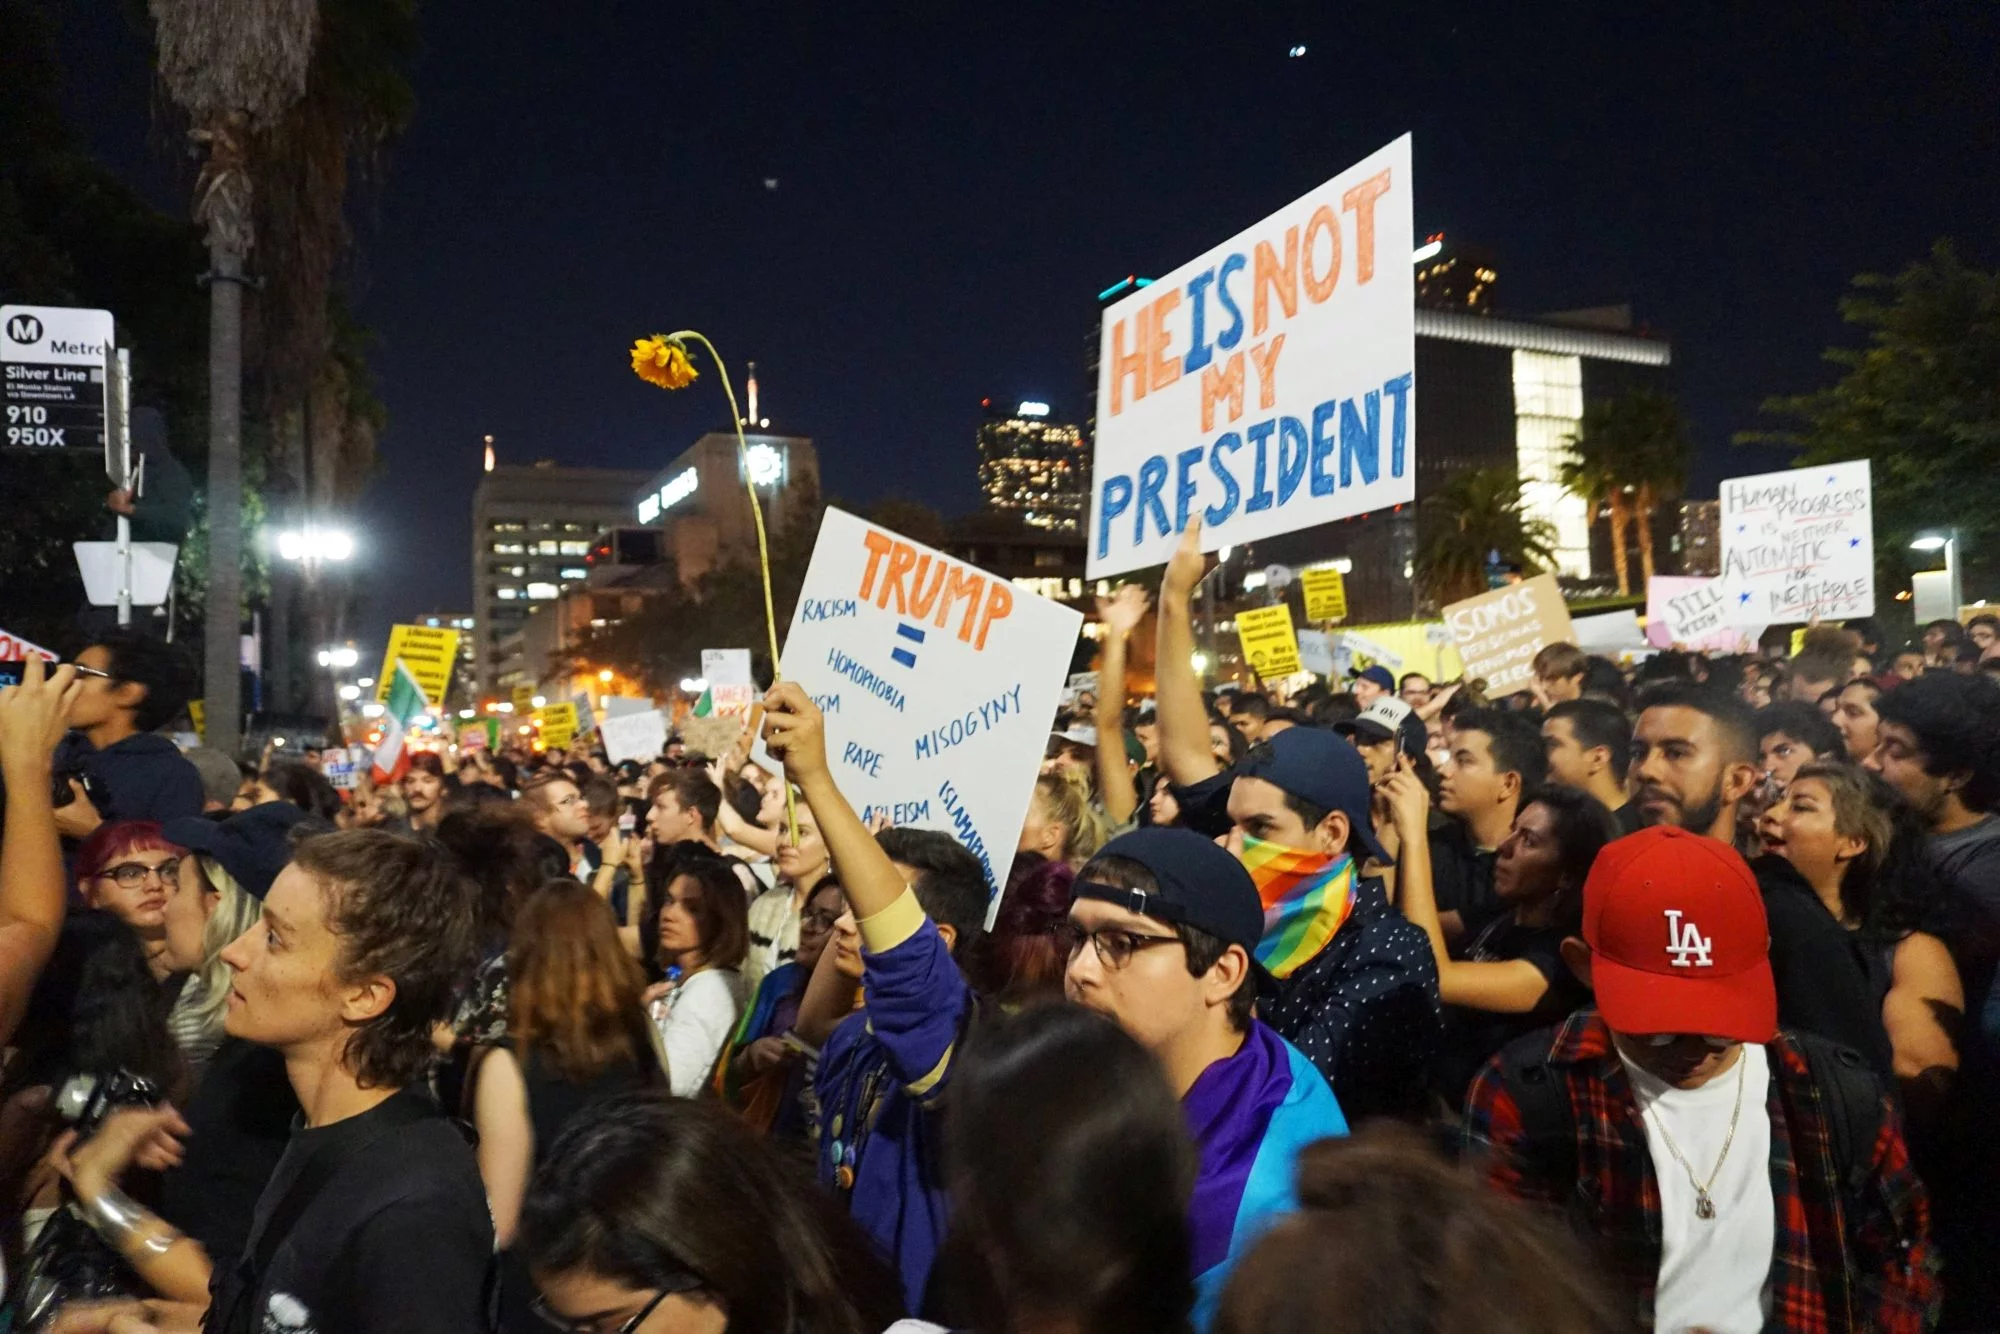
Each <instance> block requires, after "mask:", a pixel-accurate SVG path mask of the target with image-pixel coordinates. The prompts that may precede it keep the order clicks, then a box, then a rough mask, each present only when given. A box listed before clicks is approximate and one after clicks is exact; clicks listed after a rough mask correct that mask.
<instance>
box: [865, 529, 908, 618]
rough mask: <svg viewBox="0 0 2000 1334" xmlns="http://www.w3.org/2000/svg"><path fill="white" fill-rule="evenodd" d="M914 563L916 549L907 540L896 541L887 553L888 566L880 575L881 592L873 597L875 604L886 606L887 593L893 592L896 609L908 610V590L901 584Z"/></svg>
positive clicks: (887, 600)
mask: <svg viewBox="0 0 2000 1334" xmlns="http://www.w3.org/2000/svg"><path fill="white" fill-rule="evenodd" d="M916 563H917V549H916V548H915V547H913V546H911V545H910V544H909V543H907V542H898V543H897V544H896V549H895V550H894V551H892V552H890V553H889V568H888V570H887V571H886V572H885V573H884V574H883V575H882V592H881V593H880V594H879V595H878V596H877V597H876V599H875V605H876V606H878V607H884V608H886V607H887V606H888V605H889V594H891V593H894V594H895V595H896V610H897V611H899V612H908V611H909V609H910V603H909V590H908V589H906V588H905V587H904V586H903V581H904V580H906V579H908V578H909V577H910V567H911V566H912V565H915V564H916Z"/></svg>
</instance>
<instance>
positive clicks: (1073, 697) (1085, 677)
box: [1062, 672, 1097, 709]
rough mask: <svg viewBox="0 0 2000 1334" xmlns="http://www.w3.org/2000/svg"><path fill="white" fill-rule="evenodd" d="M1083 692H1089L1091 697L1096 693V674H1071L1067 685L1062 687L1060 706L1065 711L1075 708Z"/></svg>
mask: <svg viewBox="0 0 2000 1334" xmlns="http://www.w3.org/2000/svg"><path fill="white" fill-rule="evenodd" d="M1085 691H1089V692H1090V693H1091V694H1092V695H1095V694H1096V693H1097V673H1096V672H1071V673H1070V677H1069V682H1068V684H1066V685H1065V686H1063V692H1062V706H1063V707H1064V708H1065V709H1073V708H1075V707H1076V703H1077V701H1078V700H1079V699H1081V698H1082V697H1083V694H1084V692H1085Z"/></svg>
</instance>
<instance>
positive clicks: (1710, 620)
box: [1646, 574, 1764, 653]
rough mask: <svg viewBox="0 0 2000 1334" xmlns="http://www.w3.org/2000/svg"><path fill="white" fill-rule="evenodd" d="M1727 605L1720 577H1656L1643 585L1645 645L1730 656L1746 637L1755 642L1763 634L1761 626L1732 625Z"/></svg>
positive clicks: (1663, 575) (1726, 590) (1727, 598)
mask: <svg viewBox="0 0 2000 1334" xmlns="http://www.w3.org/2000/svg"><path fill="white" fill-rule="evenodd" d="M1729 603H1730V597H1729V592H1728V589H1727V588H1726V587H1725V586H1724V584H1723V581H1722V579H1721V578H1720V577H1717V578H1713V579H1699V578H1688V577H1684V576H1680V575H1668V574H1656V575H1654V576H1653V577H1652V579H1651V580H1649V581H1648V582H1647V584H1646V642H1647V643H1649V644H1651V645H1653V646H1654V647H1655V648H1669V647H1672V646H1673V645H1675V644H1679V645H1681V646H1683V647H1685V648H1691V649H1697V650H1699V651H1701V652H1704V653H1711V652H1712V653H1734V652H1736V651H1737V650H1738V649H1739V648H1741V647H1742V644H1743V640H1744V637H1745V636H1746V635H1747V636H1748V638H1749V640H1750V642H1751V643H1755V642H1756V640H1757V636H1758V635H1761V634H1762V633H1764V627H1763V625H1762V624H1759V625H1756V626H1754V627H1744V626H1740V625H1736V624H1734V623H1733V622H1732V620H1731V613H1730V607H1729Z"/></svg>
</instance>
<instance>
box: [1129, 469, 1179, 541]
mask: <svg viewBox="0 0 2000 1334" xmlns="http://www.w3.org/2000/svg"><path fill="white" fill-rule="evenodd" d="M1166 485H1167V460H1166V458H1165V457H1164V456H1163V455H1160V454H1155V455H1153V457H1151V458H1149V459H1147V460H1146V461H1145V462H1144V463H1142V464H1140V465H1139V506H1138V509H1137V510H1135V511H1134V512H1133V516H1132V519H1133V522H1132V541H1133V543H1134V544H1135V545H1136V544H1138V543H1140V542H1144V541H1145V540H1146V516H1147V515H1148V514H1151V515H1152V516H1153V522H1154V523H1156V524H1158V525H1159V526H1160V536H1161V537H1165V536H1166V535H1167V534H1169V533H1171V532H1172V531H1173V529H1171V528H1169V527H1167V507H1166V506H1165V505H1164V504H1162V503H1161V502H1160V492H1161V491H1163V490H1165V489H1166Z"/></svg>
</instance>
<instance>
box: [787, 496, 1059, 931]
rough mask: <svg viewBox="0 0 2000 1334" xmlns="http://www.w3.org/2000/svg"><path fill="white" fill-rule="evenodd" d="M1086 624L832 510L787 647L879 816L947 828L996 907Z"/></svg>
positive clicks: (846, 783) (834, 748)
mask: <svg viewBox="0 0 2000 1334" xmlns="http://www.w3.org/2000/svg"><path fill="white" fill-rule="evenodd" d="M1082 625H1083V617H1082V616H1081V615H1080V614H1079V613H1077V612H1075V611H1072V610H1070V609H1069V608H1068V607H1065V606H1063V605H1061V604H1060V603H1056V602H1051V601H1049V600H1048V599H1046V598H1042V597H1037V596H1036V595H1034V594H1033V593H1030V592H1028V591H1027V590H1026V589H1023V588H1016V587H1015V586H1014V585H1013V584H1010V583H1008V582H1007V581H1006V580H1004V579H1001V578H998V577H997V576H995V575H992V574H989V573H988V572H986V571H985V570H981V569H979V568H977V567H976V566H972V565H967V564H966V563H965V562H963V561H960V560H956V559H954V558H952V557H950V556H947V555H946V554H944V553H943V552H941V551H936V550H933V549H932V548H930V547H927V546H923V545H922V544H920V543H917V542H912V541H910V540H909V539H908V538H906V537H902V536H899V535H898V534H896V533H892V532H890V531H889V530H888V529H886V528H882V527H879V526H877V525H875V524H871V523H866V522H864V521H862V520H861V519H858V518H856V517H855V516H853V515H852V514H848V513H845V512H844V511H841V510H838V509H832V508H829V509H828V510H827V512H826V519H825V521H824V522H823V523H822V524H821V525H820V530H819V540H818V542H817V543H816V544H815V545H814V547H813V556H812V564H811V566H810V567H809V568H808V569H807V571H806V579H805V586H804V588H803V589H802V590H801V591H800V594H799V604H798V609H797V611H795V612H794V613H793V615H792V626H791V631H790V633H789V634H788V635H787V637H786V640H785V656H784V661H785V674H786V675H787V676H788V677H790V678H791V679H792V680H794V681H797V682H798V683H799V684H800V685H801V686H802V687H804V689H805V690H806V692H807V693H808V694H810V695H811V696H812V697H813V701H814V703H816V704H817V705H818V706H819V708H820V711H821V712H822V713H823V714H825V716H826V750H827V760H828V761H829V763H830V764H831V765H832V768H833V776H834V780H835V781H836V782H837V783H839V784H840V789H841V791H842V792H844V793H846V794H847V798H848V800H849V801H851V802H852V803H853V804H854V808H855V809H856V810H858V811H860V812H862V814H863V815H864V816H869V815H877V814H879V815H882V816H885V817H886V818H887V819H889V820H890V821H891V822H892V823H894V824H898V825H908V826H911V827H914V828H919V829H941V830H943V831H944V832H945V833H948V834H950V835H951V836H952V837H954V838H956V839H957V840H958V841H959V842H960V843H962V844H964V845H965V846H966V848H967V849H969V850H970V851H971V852H972V854H973V856H975V857H977V858H978V859H979V863H980V866H981V867H982V868H983V869H984V870H985V872H986V879H987V886H988V888H989V890H990V891H991V893H992V895H993V898H992V904H991V907H989V910H988V916H989V918H990V916H991V912H992V908H997V906H998V905H999V902H1000V897H999V894H1000V889H1001V888H1002V886H1003V884H1004V882H1005V880H1006V875H1007V866H1008V863H1009V860H1010V859H1011V858H1012V856H1013V852H1014V846H1015V844H1016V843H1017V842H1018V841H1019V839H1020V836H1021V824H1022V822H1023V821H1024V820H1025V819H1026V818H1027V814H1028V800H1029V798H1030V796H1031V795H1032V793H1033V789H1034V785H1035V776H1036V775H1037V774H1038V773H1039V772H1040V769H1041V762H1042V753H1043V750H1044V749H1045V748H1046V746H1047V744H1048V738H1049V723H1050V720H1051V719H1052V718H1053V717H1054V716H1055V712H1056V708H1057V706H1058V705H1059V703H1060V701H1061V698H1062V692H1063V686H1064V682H1065V679H1066V677H1067V675H1068V672H1069V664H1070V658H1071V655H1072V653H1073V651H1074V650H1075V647H1076V637H1077V632H1078V630H1079V629H1081V627H1082Z"/></svg>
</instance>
